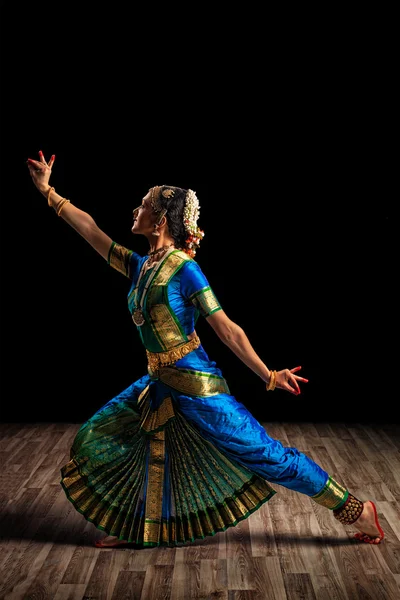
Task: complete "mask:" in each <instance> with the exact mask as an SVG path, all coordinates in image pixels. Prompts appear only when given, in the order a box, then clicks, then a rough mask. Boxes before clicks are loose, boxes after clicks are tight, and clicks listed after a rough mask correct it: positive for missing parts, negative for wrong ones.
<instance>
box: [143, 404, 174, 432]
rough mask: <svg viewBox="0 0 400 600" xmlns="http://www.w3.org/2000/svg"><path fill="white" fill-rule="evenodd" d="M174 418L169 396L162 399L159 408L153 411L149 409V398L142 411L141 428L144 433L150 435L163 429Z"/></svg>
mask: <svg viewBox="0 0 400 600" xmlns="http://www.w3.org/2000/svg"><path fill="white" fill-rule="evenodd" d="M174 417H175V411H174V406H173V404H172V399H171V396H167V397H166V398H164V400H163V401H162V403H161V404H160V406H159V407H158V408H156V409H154V410H153V409H152V408H151V405H150V398H148V402H147V403H146V405H145V407H144V409H143V417H142V422H141V428H142V429H143V430H144V431H145V432H146V433H152V432H155V431H157V430H159V429H161V427H164V425H165V424H166V423H168V421H169V420H170V419H173V418H174Z"/></svg>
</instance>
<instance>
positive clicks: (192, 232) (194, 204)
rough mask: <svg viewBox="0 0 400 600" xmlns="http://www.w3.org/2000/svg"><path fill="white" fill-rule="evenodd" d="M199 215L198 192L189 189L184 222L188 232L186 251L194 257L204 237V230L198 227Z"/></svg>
mask: <svg viewBox="0 0 400 600" xmlns="http://www.w3.org/2000/svg"><path fill="white" fill-rule="evenodd" d="M199 215H200V204H199V200H198V198H197V196H196V192H194V191H193V190H188V191H187V192H186V199H185V208H184V210H183V224H184V226H185V230H186V233H187V234H188V237H187V238H186V248H185V252H186V253H187V254H189V256H190V257H192V258H193V257H194V256H195V255H196V250H197V248H198V247H199V245H200V242H201V240H202V239H203V237H204V231H203V230H202V229H199V227H197V220H198V218H199Z"/></svg>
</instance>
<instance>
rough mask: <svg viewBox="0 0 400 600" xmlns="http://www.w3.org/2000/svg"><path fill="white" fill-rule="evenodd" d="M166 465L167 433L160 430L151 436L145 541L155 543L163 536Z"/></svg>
mask: <svg viewBox="0 0 400 600" xmlns="http://www.w3.org/2000/svg"><path fill="white" fill-rule="evenodd" d="M164 466H165V434H164V431H159V432H158V433H155V434H154V435H153V436H152V437H151V438H150V456H149V474H148V482H147V494H146V509H145V515H146V517H145V528H144V536H143V543H155V542H158V541H159V540H160V538H161V510H162V497H163V485H164Z"/></svg>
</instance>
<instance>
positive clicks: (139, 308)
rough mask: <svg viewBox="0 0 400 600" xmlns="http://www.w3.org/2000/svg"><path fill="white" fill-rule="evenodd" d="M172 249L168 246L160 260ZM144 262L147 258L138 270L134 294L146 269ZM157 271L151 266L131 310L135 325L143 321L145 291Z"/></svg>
mask: <svg viewBox="0 0 400 600" xmlns="http://www.w3.org/2000/svg"><path fill="white" fill-rule="evenodd" d="M173 250H175V248H174V247H173V246H172V247H169V249H168V251H167V252H166V253H165V254H164V256H163V257H162V258H161V259H160V261H164V259H165V258H167V256H168V254H170V253H171V252H172V251H173ZM146 263H147V260H146V261H145V262H144V263H143V266H142V268H141V270H140V274H139V277H138V280H137V283H136V295H137V294H138V292H139V283H140V281H141V279H142V277H143V275H144V273H145V272H146V271H147V269H146ZM155 264H156V263H154V265H153V267H155ZM157 272H158V269H157V268H153V271H152V273H151V274H150V276H149V278H148V280H147V281H146V285H145V287H144V290H143V292H142V295H141V298H140V300H139V302H138V303H137V304H136V306H135V309H134V310H133V313H132V319H133V322H134V323H135V325H137V326H138V327H141V326H142V325H143V323H144V322H145V318H144V314H143V304H144V299H145V297H146V292H147V290H148V289H149V286H150V283H151V282H152V281H153V279H154V276H155V274H156V273H157Z"/></svg>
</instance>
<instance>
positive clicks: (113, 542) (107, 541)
mask: <svg viewBox="0 0 400 600" xmlns="http://www.w3.org/2000/svg"><path fill="white" fill-rule="evenodd" d="M127 544H128V542H125V541H124V540H120V539H118V538H117V537H116V536H107V537H105V538H103V539H102V540H97V541H96V542H95V543H94V545H95V546H96V548H114V547H115V546H126V545H127Z"/></svg>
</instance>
